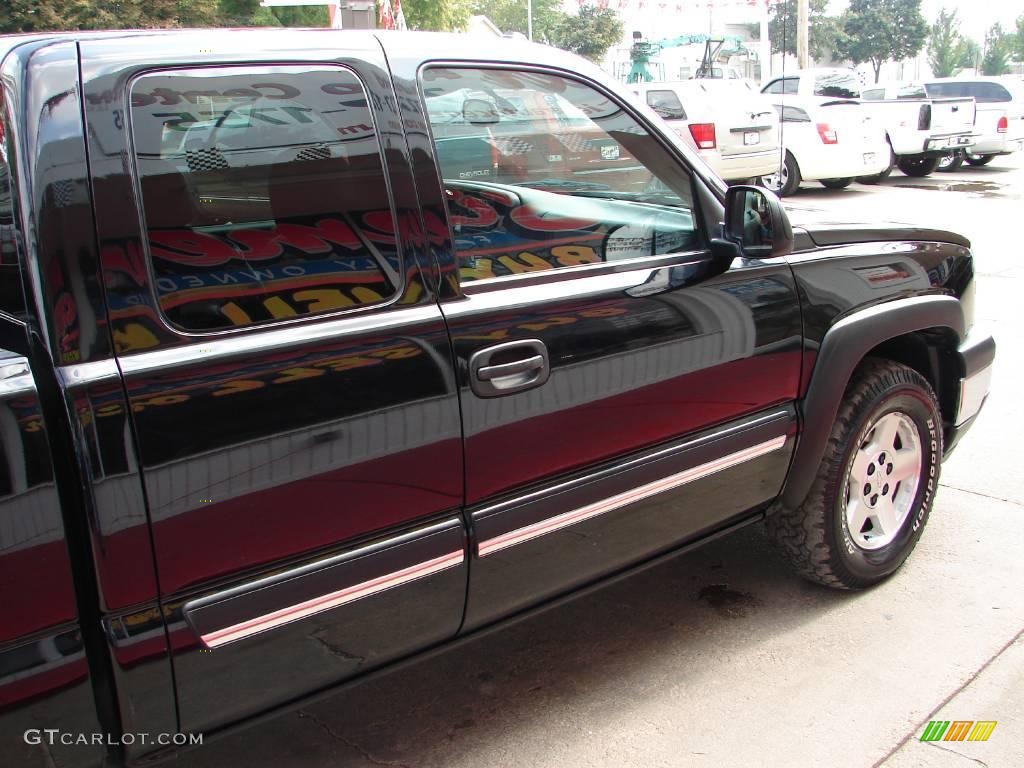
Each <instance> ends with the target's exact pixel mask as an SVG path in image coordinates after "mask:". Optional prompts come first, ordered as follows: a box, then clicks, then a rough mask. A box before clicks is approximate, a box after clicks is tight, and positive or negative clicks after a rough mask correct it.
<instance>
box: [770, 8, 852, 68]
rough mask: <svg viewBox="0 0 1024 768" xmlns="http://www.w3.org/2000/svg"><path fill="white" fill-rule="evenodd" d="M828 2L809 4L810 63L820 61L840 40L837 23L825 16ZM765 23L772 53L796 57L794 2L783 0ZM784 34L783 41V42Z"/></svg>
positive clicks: (808, 42)
mask: <svg viewBox="0 0 1024 768" xmlns="http://www.w3.org/2000/svg"><path fill="white" fill-rule="evenodd" d="M828 4H829V0H810V2H809V3H808V11H809V13H808V30H807V44H808V47H809V51H808V52H809V53H810V56H811V58H812V59H823V58H825V56H827V55H828V54H829V53H830V52H831V51H833V50H834V49H835V46H836V38H837V37H838V36H839V34H840V33H841V32H840V29H839V23H838V22H839V20H838V19H837V18H836V17H835V16H828V15H826V13H827V11H828ZM770 13H771V18H770V19H769V20H768V39H770V40H771V42H772V53H782V52H783V50H785V52H786V53H788V54H790V55H792V56H796V32H797V29H796V0H785V2H782V3H778V4H776V5H773V6H772V7H771V11H770ZM783 31H785V33H786V34H785V39H783V34H782V33H783Z"/></svg>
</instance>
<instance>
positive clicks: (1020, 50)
mask: <svg viewBox="0 0 1024 768" xmlns="http://www.w3.org/2000/svg"><path fill="white" fill-rule="evenodd" d="M1013 58H1015V59H1016V60H1017V61H1024V13H1022V14H1021V15H1020V16H1018V17H1017V31H1016V33H1014V35H1013Z"/></svg>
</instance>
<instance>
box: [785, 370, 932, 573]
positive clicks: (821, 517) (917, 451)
mask: <svg viewBox="0 0 1024 768" xmlns="http://www.w3.org/2000/svg"><path fill="white" fill-rule="evenodd" d="M941 458H942V416H941V414H940V413H939V406H938V402H937V400H936V397H935V393H934V391H932V388H931V386H930V385H929V384H928V382H927V381H926V380H925V379H924V378H923V377H922V376H921V375H920V374H919V373H918V372H917V371H915V370H913V369H912V368H908V367H907V366H905V365H901V364H899V363H895V362H892V361H890V360H879V359H868V360H867V361H865V362H863V363H862V364H861V365H860V367H859V368H858V369H857V371H856V372H855V373H854V375H853V378H852V380H851V381H850V383H849V385H848V386H847V388H846V394H845V395H844V397H843V401H842V403H841V404H840V406H839V411H838V413H837V414H836V419H835V423H834V424H833V425H832V434H831V435H830V437H829V440H828V444H827V445H826V447H825V454H824V456H823V457H822V459H821V464H820V466H819V468H818V475H817V477H816V478H815V480H814V484H813V485H812V486H811V490H810V492H809V493H808V494H807V498H806V499H804V501H803V503H802V504H801V505H800V506H799V507H797V508H796V509H789V508H786V507H783V506H781V505H780V506H777V507H776V508H774V509H772V510H770V511H769V514H768V517H767V519H766V521H765V523H766V526H767V530H768V536H769V538H770V539H771V540H772V543H773V544H774V545H775V546H776V547H777V548H778V550H779V551H780V552H781V553H782V555H783V556H784V557H785V558H786V559H787V560H789V562H790V564H791V565H793V566H794V567H795V568H796V570H797V571H798V572H799V573H800V575H801V576H804V577H805V578H807V579H810V580H811V581H816V582H818V583H819V584H824V585H825V586H829V587H835V588H838V589H860V588H863V587H868V586H871V585H872V584H876V583H877V582H879V581H882V580H883V579H885V578H886V577H887V576H889V575H891V574H892V573H893V572H894V571H895V570H896V569H897V568H899V567H900V566H901V565H902V564H903V561H904V560H906V559H907V556H908V555H909V554H910V552H911V550H913V548H914V545H915V544H917V540H918V539H919V538H920V537H921V532H922V531H923V530H924V526H925V523H927V521H928V513H929V512H930V510H931V506H932V500H933V499H934V497H935V492H936V490H937V489H938V482H939V466H940V461H941Z"/></svg>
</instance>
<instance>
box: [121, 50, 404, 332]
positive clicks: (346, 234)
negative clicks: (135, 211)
mask: <svg viewBox="0 0 1024 768" xmlns="http://www.w3.org/2000/svg"><path fill="white" fill-rule="evenodd" d="M131 96H132V137H133V141H134V149H135V160H136V167H137V170H138V175H139V181H140V187H141V190H142V200H143V206H144V209H145V220H146V227H147V230H148V238H149V250H150V255H151V257H152V264H153V271H154V276H155V278H156V290H157V293H158V296H159V300H160V306H161V308H162V310H163V312H164V314H165V315H166V317H167V318H168V319H169V320H170V322H171V323H173V324H174V325H176V326H177V327H179V328H182V329H184V330H187V331H202V330H210V329H217V328H227V327H233V326H245V325H251V324H254V323H261V322H267V321H270V320H275V319H286V318H290V317H297V316H302V315H314V314H320V313H326V312H335V311H339V310H345V309H350V308H353V307H358V306H361V305H367V304H373V303H377V302H381V301H384V300H386V299H388V298H389V297H391V296H393V295H394V294H395V293H396V291H397V289H398V280H399V278H398V275H399V274H400V269H399V264H398V257H397V253H396V250H395V248H396V247H395V245H394V244H393V241H394V235H393V233H394V231H395V229H394V219H393V216H392V211H391V206H390V204H389V201H388V195H387V188H386V185H385V180H384V171H383V167H382V164H381V157H380V148H379V145H378V142H377V136H376V133H375V131H374V128H373V120H372V117H371V114H370V111H369V109H368V107H367V102H366V95H365V92H364V91H363V89H362V86H361V85H360V83H359V81H358V80H357V79H356V77H355V76H354V75H353V74H352V73H351V72H349V71H348V70H345V69H341V68H335V67H302V68H297V67H276V68H273V69H266V68H259V69H257V68H248V67H235V68H216V69H213V68H211V69H196V70H188V71H177V72H174V73H158V74H152V75H145V76H143V77H141V78H139V79H137V80H136V81H135V82H134V83H133V85H132V91H131ZM389 241H390V244H389Z"/></svg>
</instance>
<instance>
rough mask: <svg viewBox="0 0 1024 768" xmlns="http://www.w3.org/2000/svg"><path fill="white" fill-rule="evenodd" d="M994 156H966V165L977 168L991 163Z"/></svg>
mask: <svg viewBox="0 0 1024 768" xmlns="http://www.w3.org/2000/svg"><path fill="white" fill-rule="evenodd" d="M994 157H995V155H968V156H967V164H968V165H971V166H974V167H975V168H979V167H981V166H983V165H988V164H989V163H991V162H992V159H993V158H994Z"/></svg>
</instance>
